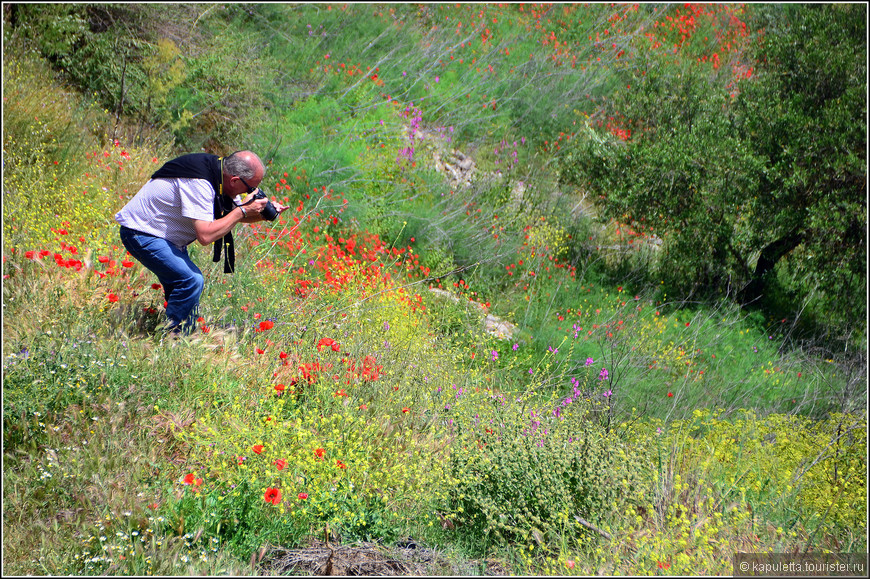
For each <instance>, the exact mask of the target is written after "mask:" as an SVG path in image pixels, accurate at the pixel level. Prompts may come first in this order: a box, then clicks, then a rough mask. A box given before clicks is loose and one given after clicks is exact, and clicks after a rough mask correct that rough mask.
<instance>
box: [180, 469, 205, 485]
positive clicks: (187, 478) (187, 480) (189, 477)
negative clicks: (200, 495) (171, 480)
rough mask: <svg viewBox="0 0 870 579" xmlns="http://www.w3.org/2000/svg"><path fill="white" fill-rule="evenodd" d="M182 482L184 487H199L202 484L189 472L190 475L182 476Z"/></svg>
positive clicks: (200, 480) (199, 479)
mask: <svg viewBox="0 0 870 579" xmlns="http://www.w3.org/2000/svg"><path fill="white" fill-rule="evenodd" d="M182 482H183V483H184V484H186V485H195V486H199V485H201V484H202V479H201V478H196V476H195V475H194V474H193V473H192V472H191V473H188V474H186V475H184V480H183V481H182Z"/></svg>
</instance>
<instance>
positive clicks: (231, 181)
mask: <svg viewBox="0 0 870 579" xmlns="http://www.w3.org/2000/svg"><path fill="white" fill-rule="evenodd" d="M265 171H266V169H265V167H264V166H263V162H262V161H260V158H259V157H257V155H256V154H254V153H252V152H251V151H237V152H235V153H233V154H232V155H230V156H228V157H226V158H221V157H218V156H217V155H210V154H207V153H192V154H189V155H182V156H181V157H178V158H176V159H172V160H171V161H167V162H166V164H164V165H163V166H162V167H161V168H160V169H158V170H157V171H156V172H155V173H154V174H153V175H151V180H149V181H148V182H147V183H146V184H145V185H144V186H143V187H142V189H140V190H139V192H138V193H137V194H136V195H135V196H134V197H133V199H131V200H130V202H129V203H127V205H125V206H124V208H123V209H121V210H120V211H119V212H118V213H117V214H116V215H115V221H117V222H118V223H120V224H121V242H122V243H123V244H124V247H126V248H127V251H128V252H130V255H132V256H133V257H135V258H136V259H137V260H139V261H140V262H141V263H142V265H144V266H145V267H147V268H148V269H149V270H151V271H152V272H154V274H156V275H157V278H158V279H159V280H160V283H161V284H162V285H163V289H164V292H165V294H166V317H167V318H169V329H170V331H172V332H173V333H176V334H177V333H184V334H189V333H190V332H192V331H193V328H194V326H195V322H196V317H197V309H198V307H199V298H200V295H201V294H202V289H203V284H204V280H203V276H202V272H201V271H200V269H199V268H198V267H197V266H196V264H194V263H193V261H191V259H190V256H189V255H188V253H187V246H188V245H190V244H191V243H192V242H193V241H198V242H199V243H200V244H201V245H208V244H209V243H214V244H215V252H214V261H219V260H220V253H221V249H222V248H223V250H224V272H225V273H232V272H233V270H234V268H235V252H234V248H233V242H232V230H233V227H235V225H236V224H237V223H239V222H243V223H255V222H257V221H262V220H263V219H265V217H264V216H263V211H264V210H267V211H268V207H267V206H268V205H269V204H270V202H269V200H268V198H261V199H253V200H251V201H249V202H247V203H245V204H244V205H242V204H241V197H240V196H241V194H242V193H249V194H250V193H253V192H254V191H256V189H257V187H258V186H259V184H260V181H262V180H263V175H264V174H265ZM272 207H274V209H275V210H276V211H277V213H280V212H282V211H284V210H285V209H286V207H284V206H282V205H281V204H280V203H273V204H272ZM273 218H274V214H273Z"/></svg>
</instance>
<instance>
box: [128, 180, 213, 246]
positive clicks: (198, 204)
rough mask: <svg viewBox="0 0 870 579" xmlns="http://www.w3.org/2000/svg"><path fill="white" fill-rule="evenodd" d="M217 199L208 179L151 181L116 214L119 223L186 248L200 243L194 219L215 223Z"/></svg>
mask: <svg viewBox="0 0 870 579" xmlns="http://www.w3.org/2000/svg"><path fill="white" fill-rule="evenodd" d="M214 196H215V191H214V189H213V188H212V186H211V184H210V183H209V182H208V181H207V180H205V179H183V178H179V179H151V180H150V181H148V182H147V183H145V185H144V186H143V187H142V188H141V189H140V190H139V192H138V193H136V195H135V196H134V197H133V198H132V199H131V200H130V201H129V203H127V205H125V206H124V208H123V209H121V210H120V211H119V212H118V213H117V214H115V221H117V222H118V223H120V224H121V225H123V226H125V227H129V228H130V229H135V230H136V231H141V232H143V233H148V234H150V235H154V236H157V237H162V238H163V239H166V240H167V241H169V242H170V243H172V244H173V245H176V246H178V247H186V246H188V245H190V244H191V243H192V242H194V241H196V230H195V229H194V227H193V220H194V219H198V220H200V221H214Z"/></svg>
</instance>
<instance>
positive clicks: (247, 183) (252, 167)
mask: <svg viewBox="0 0 870 579" xmlns="http://www.w3.org/2000/svg"><path fill="white" fill-rule="evenodd" d="M265 173H266V168H265V166H264V165H263V162H262V161H261V160H260V157H258V156H257V155H256V154H255V153H253V152H251V151H236V152H235V153H233V154H232V155H229V156H228V157H224V160H223V185H224V194H225V195H227V196H228V197H235V196H236V195H241V194H242V193H250V192H252V191H253V189H254V188H256V187H257V186H259V185H260V181H262V180H263V175H264V174H265Z"/></svg>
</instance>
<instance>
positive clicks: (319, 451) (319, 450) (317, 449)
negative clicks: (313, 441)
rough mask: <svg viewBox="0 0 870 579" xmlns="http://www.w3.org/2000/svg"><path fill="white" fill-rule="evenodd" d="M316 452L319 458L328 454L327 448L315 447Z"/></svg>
mask: <svg viewBox="0 0 870 579" xmlns="http://www.w3.org/2000/svg"><path fill="white" fill-rule="evenodd" d="M314 454H315V455H317V458H323V455H324V454H326V450H324V449H322V448H315V449H314Z"/></svg>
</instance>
